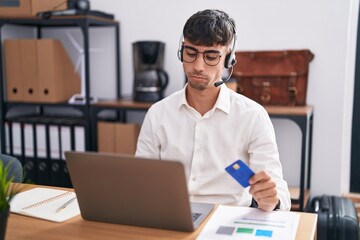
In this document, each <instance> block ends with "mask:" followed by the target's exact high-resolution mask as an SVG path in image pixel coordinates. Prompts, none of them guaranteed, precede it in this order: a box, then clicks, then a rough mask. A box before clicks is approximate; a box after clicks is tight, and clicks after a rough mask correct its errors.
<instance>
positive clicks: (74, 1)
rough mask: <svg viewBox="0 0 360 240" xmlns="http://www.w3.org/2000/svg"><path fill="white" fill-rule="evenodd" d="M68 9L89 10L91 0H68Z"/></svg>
mask: <svg viewBox="0 0 360 240" xmlns="http://www.w3.org/2000/svg"><path fill="white" fill-rule="evenodd" d="M67 5H68V9H78V10H83V11H89V9H90V2H89V1H88V0H68V1H67Z"/></svg>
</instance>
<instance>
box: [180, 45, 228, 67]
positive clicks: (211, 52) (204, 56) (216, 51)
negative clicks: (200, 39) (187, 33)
mask: <svg viewBox="0 0 360 240" xmlns="http://www.w3.org/2000/svg"><path fill="white" fill-rule="evenodd" d="M185 49H190V50H192V51H194V52H195V53H196V57H195V58H194V60H192V61H186V60H185V57H184V50H185ZM181 51H182V53H181V54H182V60H183V61H184V62H186V63H193V62H195V61H196V59H197V58H198V56H199V53H201V54H202V55H203V60H204V62H205V63H206V64H207V65H209V66H212V67H214V66H216V65H218V64H219V62H220V59H221V57H222V56H223V55H224V53H221V52H220V51H218V50H207V51H203V52H200V51H199V50H198V49H196V48H194V47H191V46H187V45H183V47H182V49H181ZM195 53H194V54H195ZM207 53H209V54H214V53H216V54H219V58H218V61H217V63H216V64H209V63H208V62H207V60H206V54H207Z"/></svg>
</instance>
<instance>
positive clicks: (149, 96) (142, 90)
mask: <svg viewBox="0 0 360 240" xmlns="http://www.w3.org/2000/svg"><path fill="white" fill-rule="evenodd" d="M132 45H133V54H134V56H133V58H134V76H135V79H134V92H133V94H134V100H135V101H141V102H156V101H158V100H160V99H162V98H163V97H164V90H165V88H166V86H167V85H168V83H169V77H168V74H167V73H166V72H165V71H164V52H165V44H164V43H163V42H158V41H138V42H134V43H133V44H132Z"/></svg>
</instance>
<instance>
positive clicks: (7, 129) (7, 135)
mask: <svg viewBox="0 0 360 240" xmlns="http://www.w3.org/2000/svg"><path fill="white" fill-rule="evenodd" d="M10 125H11V123H9V122H5V153H6V154H8V155H12V154H11V152H10V148H11V146H12V144H10V143H11V142H12V141H11V140H10Z"/></svg>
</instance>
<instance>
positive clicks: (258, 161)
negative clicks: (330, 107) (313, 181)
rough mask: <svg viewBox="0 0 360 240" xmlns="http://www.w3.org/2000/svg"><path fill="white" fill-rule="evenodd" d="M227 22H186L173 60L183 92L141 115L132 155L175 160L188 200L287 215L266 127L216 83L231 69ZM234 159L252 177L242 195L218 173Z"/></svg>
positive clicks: (264, 119)
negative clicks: (179, 165) (244, 165)
mask: <svg viewBox="0 0 360 240" xmlns="http://www.w3.org/2000/svg"><path fill="white" fill-rule="evenodd" d="M235 44H236V30H235V22H234V20H233V19H231V18H230V17H229V16H228V14H226V13H225V12H223V11H219V10H204V11H200V12H197V13H195V14H194V15H193V16H191V17H190V18H189V19H188V20H187V22H186V24H185V26H184V29H183V41H182V42H181V44H180V46H179V53H178V57H179V59H180V60H181V61H182V62H183V67H184V72H185V74H186V77H187V80H188V81H187V84H186V85H185V87H184V88H183V89H182V90H180V91H178V92H175V93H173V94H172V95H170V96H169V97H167V98H165V99H163V100H161V101H159V102H157V103H155V104H154V105H153V106H152V107H151V108H150V109H149V111H148V112H147V114H146V116H145V119H144V122H143V124H142V128H141V132H140V135H139V139H138V143H137V150H136V156H139V157H147V158H156V159H166V160H175V161H180V162H182V163H183V164H184V167H185V172H186V176H187V177H188V189H189V194H190V200H191V201H197V202H212V203H218V204H228V205H238V206H250V205H251V206H254V205H255V206H258V207H259V208H260V209H262V210H264V211H271V210H274V209H278V208H280V209H282V210H289V209H290V194H289V191H288V186H287V183H286V182H285V181H284V180H283V175H282V166H281V163H280V160H279V154H278V149H277V145H276V140H275V133H274V129H273V125H272V123H271V121H270V118H269V116H268V114H267V112H266V110H265V109H264V108H263V107H262V106H261V105H259V104H257V103H256V102H254V101H252V100H250V99H248V98H246V97H244V96H242V95H240V94H237V93H235V92H234V91H231V90H230V89H228V88H227V87H226V85H225V84H221V83H222V82H223V81H222V80H221V76H222V73H223V70H224V68H229V67H232V65H233V64H235V63H236V61H235V57H234V53H235ZM237 159H241V160H243V161H244V162H245V163H247V164H248V165H249V166H250V168H252V170H253V171H254V172H255V175H254V176H253V177H252V178H251V179H250V187H248V188H246V189H244V188H243V187H241V185H239V184H238V183H237V182H236V181H235V180H234V179H232V177H231V176H230V175H229V174H228V173H227V172H226V171H225V170H224V169H225V167H227V166H228V165H230V164H231V163H233V162H234V161H235V160H237Z"/></svg>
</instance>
